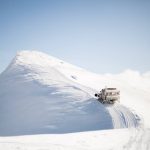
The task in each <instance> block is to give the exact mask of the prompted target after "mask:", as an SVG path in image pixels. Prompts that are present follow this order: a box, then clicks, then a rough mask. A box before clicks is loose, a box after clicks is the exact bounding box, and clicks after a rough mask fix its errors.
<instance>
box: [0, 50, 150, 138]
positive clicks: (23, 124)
mask: <svg viewBox="0 0 150 150" xmlns="http://www.w3.org/2000/svg"><path fill="white" fill-rule="evenodd" d="M130 73H131V72H130V71H127V72H126V73H123V74H120V75H116V76H115V75H114V76H113V75H97V74H94V73H90V72H88V71H86V70H84V69H81V68H79V67H76V66H73V65H71V64H69V63H66V62H64V61H62V60H59V59H56V58H54V57H51V56H48V55H46V54H43V53H41V52H36V51H22V52H19V53H18V54H17V55H16V57H15V58H14V59H13V61H12V62H11V64H10V65H9V66H8V68H7V69H6V70H5V71H4V72H3V73H2V74H1V75H0V89H1V90H0V136H6V135H25V134H48V133H70V132H81V131H92V130H101V129H113V128H124V127H137V126H138V125H139V123H140V120H141V118H139V116H138V115H136V113H133V111H131V110H130V109H128V108H127V107H125V106H122V105H120V104H116V105H114V106H107V105H102V104H101V103H99V102H98V101H97V100H96V99H95V98H94V97H93V95H94V93H95V92H97V90H99V89H101V88H103V87H104V86H105V85H108V86H111V87H112V86H113V87H114V86H115V87H117V88H119V89H121V92H122V91H123V92H122V93H123V94H122V98H121V103H123V104H125V105H126V106H128V107H129V106H133V104H134V102H135V98H136V96H137V95H135V93H134V92H135V91H133V90H134V88H135V87H134V86H133V89H131V86H130V88H128V87H127V85H128V84H132V83H131V82H130V81H126V78H127V77H128V79H129V78H130V76H131V74H132V75H133V76H134V78H132V79H131V80H132V82H133V83H134V82H136V81H135V78H138V82H139V83H137V85H138V84H141V83H143V82H146V81H149V76H148V75H147V74H145V76H144V77H143V78H144V80H143V79H141V77H140V75H139V74H133V73H131V74H130ZM122 83H125V84H124V85H123V86H122ZM149 85H150V84H146V85H143V86H147V87H149ZM138 87H139V85H138V86H137V87H136V88H138ZM141 88H142V87H141ZM144 89H146V88H144ZM130 90H131V91H130ZM139 91H140V90H139ZM126 92H128V93H131V94H130V95H128V94H126ZM140 92H141V93H142V92H143V90H142V91H140ZM144 92H145V93H147V95H146V96H145V97H144V98H143V100H145V101H147V98H148V97H147V96H149V94H148V92H147V91H144ZM132 94H133V95H132ZM141 95H142V94H141ZM140 98H141V97H140ZM131 99H132V100H131ZM138 99H139V97H138V96H137V105H135V107H132V108H133V109H134V108H135V109H136V108H137V112H138V111H139V109H140V107H141V105H140V104H141V101H139V100H138ZM129 101H132V102H130V104H131V105H129V103H128V102H129ZM148 103H149V102H148ZM146 107H149V105H147V106H146ZM143 114H144V115H145V116H146V115H147V114H146V113H145V112H144V113H143ZM146 117H147V116H146Z"/></svg>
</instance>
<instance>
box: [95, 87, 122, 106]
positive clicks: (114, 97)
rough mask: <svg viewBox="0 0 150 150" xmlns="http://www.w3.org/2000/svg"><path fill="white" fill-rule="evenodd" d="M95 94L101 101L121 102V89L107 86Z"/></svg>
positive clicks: (109, 102)
mask: <svg viewBox="0 0 150 150" xmlns="http://www.w3.org/2000/svg"><path fill="white" fill-rule="evenodd" d="M95 96H96V97H98V100H99V101H100V102H101V103H108V104H114V103H115V102H116V101H118V102H119V99H120V91H119V90H117V89H116V88H105V89H102V90H101V91H100V92H99V93H95Z"/></svg>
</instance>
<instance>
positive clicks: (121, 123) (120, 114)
mask: <svg viewBox="0 0 150 150" xmlns="http://www.w3.org/2000/svg"><path fill="white" fill-rule="evenodd" d="M105 107H106V109H107V110H108V112H109V113H110V115H111V116H112V122H113V126H114V128H130V127H135V128H136V127H139V126H140V125H142V119H141V118H140V117H139V116H138V115H137V114H136V113H134V112H132V111H131V110H130V109H129V108H127V107H125V106H123V105H121V104H118V103H116V104H114V105H105Z"/></svg>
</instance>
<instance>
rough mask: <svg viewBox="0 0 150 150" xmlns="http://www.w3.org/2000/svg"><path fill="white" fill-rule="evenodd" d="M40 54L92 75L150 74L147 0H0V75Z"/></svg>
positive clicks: (149, 34) (149, 5) (149, 28)
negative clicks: (19, 57)
mask: <svg viewBox="0 0 150 150" xmlns="http://www.w3.org/2000/svg"><path fill="white" fill-rule="evenodd" d="M20 50H39V51H43V52H46V53H48V54H50V55H52V56H55V57H58V58H60V59H63V60H64V61H67V62H70V63H72V64H75V65H77V66H80V67H83V68H85V69H88V70H90V71H93V72H97V73H119V72H122V71H123V70H126V69H133V70H138V71H140V72H146V71H149V70H150V1H149V0H118V1H117V0H0V72H2V71H3V70H4V69H5V68H6V67H7V65H8V64H9V63H10V61H11V60H12V58H13V57H14V56H15V54H16V52H17V51H20Z"/></svg>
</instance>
